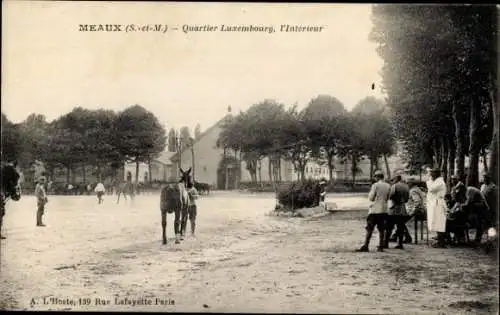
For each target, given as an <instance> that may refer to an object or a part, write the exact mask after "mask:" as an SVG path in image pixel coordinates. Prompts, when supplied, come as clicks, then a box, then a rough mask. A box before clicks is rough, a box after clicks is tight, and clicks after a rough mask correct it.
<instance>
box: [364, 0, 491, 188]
mask: <svg viewBox="0 0 500 315" xmlns="http://www.w3.org/2000/svg"><path fill="white" fill-rule="evenodd" d="M497 11H498V9H497V8H496V7H495V6H462V5H460V6H450V5H446V6H444V5H443V6H436V5H432V6H431V5H425V6H424V5H420V6H415V5H375V6H374V7H373V11H372V16H373V23H374V27H373V30H372V33H371V40H372V41H374V42H376V43H378V45H379V47H378V52H379V55H380V56H381V57H382V58H383V60H384V66H383V69H382V75H383V87H384V89H385V92H386V93H387V95H388V98H387V105H388V106H389V108H390V110H391V113H392V117H393V119H392V122H393V125H394V130H395V134H396V137H397V139H398V140H399V141H400V142H401V143H402V144H403V148H404V151H405V154H406V159H407V162H408V163H409V164H410V165H412V166H414V167H415V168H418V167H421V166H422V165H426V164H434V165H437V166H439V167H441V169H442V171H443V173H444V174H445V177H446V175H447V174H453V173H458V174H459V175H460V176H464V175H465V159H466V157H468V158H469V170H468V172H467V183H468V185H473V186H476V185H477V184H478V181H479V179H478V170H479V163H480V156H481V155H483V156H486V155H487V154H488V153H490V154H491V156H490V160H489V163H487V160H486V159H483V161H484V165H483V167H484V168H485V169H486V171H489V172H490V173H491V174H492V175H494V176H496V175H497V174H498V126H497V125H496V124H497V100H496V95H497V81H496V80H497V73H496V71H497V48H498V47H497V42H496V40H497V39H496V38H497V29H498V26H497V25H498V24H497V23H498V17H497V14H498V13H497ZM455 165H456V169H455ZM497 182H498V180H497Z"/></svg>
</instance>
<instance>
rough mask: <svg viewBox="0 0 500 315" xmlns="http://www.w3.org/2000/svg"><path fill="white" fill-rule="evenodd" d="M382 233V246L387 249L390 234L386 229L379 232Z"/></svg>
mask: <svg viewBox="0 0 500 315" xmlns="http://www.w3.org/2000/svg"><path fill="white" fill-rule="evenodd" d="M380 234H382V235H383V241H382V248H385V249H388V248H389V240H390V238H391V237H390V236H391V231H390V230H386V231H385V232H382V233H380Z"/></svg>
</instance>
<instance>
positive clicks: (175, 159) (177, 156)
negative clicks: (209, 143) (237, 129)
mask: <svg viewBox="0 0 500 315" xmlns="http://www.w3.org/2000/svg"><path fill="white" fill-rule="evenodd" d="M231 116H232V115H231V114H227V115H226V116H224V117H222V118H221V119H220V120H219V121H217V122H216V123H215V124H213V125H212V126H211V127H210V128H207V129H206V130H205V131H203V132H202V133H201V134H200V135H199V137H198V138H196V139H195V140H194V143H193V144H196V143H197V142H198V141H200V140H201V139H203V137H205V136H206V135H207V134H208V133H210V131H212V130H213V129H215V127H220V126H221V125H222V123H223V122H224V120H226V119H227V118H229V117H231ZM188 150H189V148H184V149H182V151H181V153H184V152H186V151H188ZM178 158H179V153H177V152H175V153H174V154H173V155H172V156H171V157H170V161H171V162H175V161H177V159H178Z"/></svg>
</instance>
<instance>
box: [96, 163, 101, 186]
mask: <svg viewBox="0 0 500 315" xmlns="http://www.w3.org/2000/svg"><path fill="white" fill-rule="evenodd" d="M97 180H98V181H99V182H102V170H101V164H97Z"/></svg>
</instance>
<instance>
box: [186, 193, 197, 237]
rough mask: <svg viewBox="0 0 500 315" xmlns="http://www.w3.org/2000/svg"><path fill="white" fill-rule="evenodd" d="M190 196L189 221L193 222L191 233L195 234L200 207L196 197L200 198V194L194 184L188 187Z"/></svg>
mask: <svg viewBox="0 0 500 315" xmlns="http://www.w3.org/2000/svg"><path fill="white" fill-rule="evenodd" d="M188 196H189V208H188V217H189V222H191V235H192V236H194V230H195V228H196V215H197V212H198V209H197V207H196V199H198V197H199V194H198V190H196V188H195V187H194V185H192V186H191V187H190V188H189V189H188Z"/></svg>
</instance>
